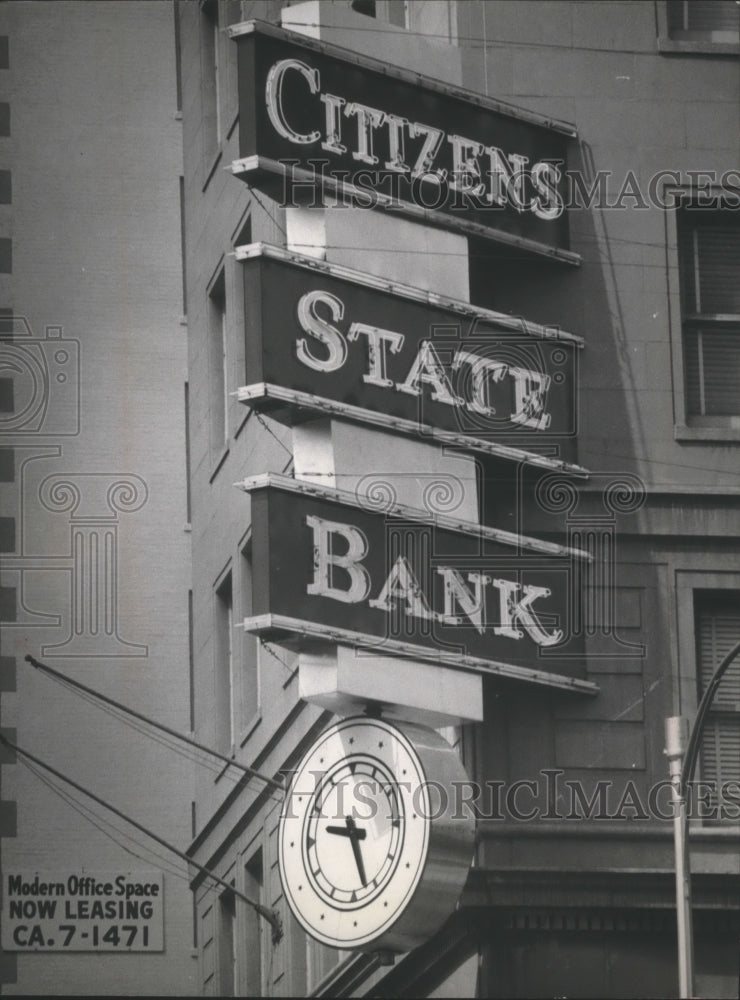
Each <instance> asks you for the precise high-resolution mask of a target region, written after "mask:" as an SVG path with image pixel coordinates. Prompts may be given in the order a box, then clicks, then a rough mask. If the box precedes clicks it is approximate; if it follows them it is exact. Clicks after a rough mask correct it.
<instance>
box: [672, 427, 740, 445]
mask: <svg viewBox="0 0 740 1000" xmlns="http://www.w3.org/2000/svg"><path fill="white" fill-rule="evenodd" d="M674 437H675V439H676V441H706V442H712V441H716V442H722V441H731V442H732V441H738V442H740V424H739V425H738V426H737V427H687V426H685V425H681V424H677V425H676V426H675V427H674Z"/></svg>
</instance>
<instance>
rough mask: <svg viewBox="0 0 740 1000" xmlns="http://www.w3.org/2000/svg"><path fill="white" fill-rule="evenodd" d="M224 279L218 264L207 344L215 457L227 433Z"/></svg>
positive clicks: (212, 440) (217, 455)
mask: <svg viewBox="0 0 740 1000" xmlns="http://www.w3.org/2000/svg"><path fill="white" fill-rule="evenodd" d="M226 334H227V327H226V280H225V275H224V269H223V268H221V270H220V271H219V273H218V275H217V276H216V278H215V280H214V281H213V283H212V285H211V289H210V291H209V293H208V346H209V381H210V389H211V391H210V406H211V445H212V448H213V452H214V455H215V457H217V458H218V457H219V456H220V453H221V452H222V451H223V448H224V445H225V444H226V440H227V437H228V427H229V423H228V413H229V410H228V403H229V397H228V394H227V388H226V387H227V384H228V383H227V376H228V366H227V351H226Z"/></svg>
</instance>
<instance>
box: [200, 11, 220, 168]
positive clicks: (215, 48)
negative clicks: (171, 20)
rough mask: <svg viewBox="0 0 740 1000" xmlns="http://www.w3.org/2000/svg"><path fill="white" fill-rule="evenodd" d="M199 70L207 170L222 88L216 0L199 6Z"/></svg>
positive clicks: (214, 147) (216, 132) (216, 139)
mask: <svg viewBox="0 0 740 1000" xmlns="http://www.w3.org/2000/svg"><path fill="white" fill-rule="evenodd" d="M200 11H201V22H200V69H201V80H202V85H201V88H200V91H201V100H202V101H203V106H202V111H203V137H204V138H203V142H204V147H203V154H204V157H205V161H206V169H208V168H209V166H210V162H209V161H210V160H212V158H213V156H214V155H215V153H216V151H217V149H218V146H219V144H220V142H221V91H220V85H221V84H220V77H219V56H220V49H221V34H220V25H219V9H218V0H202V2H201V5H200Z"/></svg>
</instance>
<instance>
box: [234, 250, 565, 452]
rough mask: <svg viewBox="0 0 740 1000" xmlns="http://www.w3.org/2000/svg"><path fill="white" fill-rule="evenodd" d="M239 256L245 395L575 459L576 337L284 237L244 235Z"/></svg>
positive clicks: (289, 410)
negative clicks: (316, 256)
mask: <svg viewBox="0 0 740 1000" xmlns="http://www.w3.org/2000/svg"><path fill="white" fill-rule="evenodd" d="M237 258H239V259H241V260H242V266H243V268H244V289H245V303H244V307H245V324H246V325H245V328H246V343H245V351H246V368H247V379H248V383H249V384H248V385H246V386H243V387H242V388H240V390H239V393H238V395H239V399H241V400H242V402H244V403H247V404H248V405H250V406H253V407H256V408H260V409H263V410H265V409H272V410H273V412H274V414H275V416H277V417H278V418H280V417H291V415H293V416H294V415H295V411H296V410H312V411H314V413H317V414H322V413H323V414H324V415H337V416H341V417H343V418H345V419H351V420H356V421H358V422H361V423H367V424H373V425H375V426H378V427H381V428H383V429H385V430H391V431H397V432H402V433H409V434H414V435H417V436H420V437H425V438H427V439H431V440H436V441H438V442H440V443H442V444H449V445H455V446H458V447H463V448H467V449H469V450H477V451H482V452H487V453H489V454H492V455H499V456H500V457H505V458H512V459H515V460H516V459H518V460H520V461H524V462H533V463H534V464H540V465H543V466H545V467H556V466H559V467H561V468H562V466H563V463H566V464H569V465H572V464H573V463H574V462H575V459H576V433H577V411H576V400H577V394H576V381H577V361H578V354H579V349H580V346H581V344H580V341H579V340H578V338H576V337H574V336H572V335H569V334H567V333H563V332H562V331H558V330H554V329H546V328H543V327H540V326H537V325H536V324H528V323H526V322H525V321H522V320H516V319H513V318H511V317H507V316H504V315H501V314H497V313H493V312H490V311H488V310H484V309H476V308H474V307H472V306H468V305H466V304H465V303H461V302H457V303H456V302H453V301H451V300H449V299H448V300H443V299H441V298H440V297H438V296H433V295H429V294H427V293H425V292H422V291H421V290H418V289H414V288H410V287H407V286H406V287H404V286H398V285H391V284H390V283H389V282H387V281H382V280H380V279H377V278H372V277H370V276H368V275H363V274H362V273H360V272H358V271H354V270H350V269H349V268H343V267H337V266H334V265H331V264H322V263H320V262H317V261H315V260H313V259H311V258H305V257H300V256H298V255H296V254H292V253H287V252H286V251H283V250H280V249H278V248H277V247H270V246H265V245H262V244H255V245H252V246H247V247H239V248H237ZM443 303H444V304H443ZM555 456H556V457H557V460H556V458H555ZM571 471H579V470H577V469H571ZM580 471H582V470H580Z"/></svg>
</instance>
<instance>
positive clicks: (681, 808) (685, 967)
mask: <svg viewBox="0 0 740 1000" xmlns="http://www.w3.org/2000/svg"><path fill="white" fill-rule="evenodd" d="M688 738H689V720H688V719H686V718H684V717H683V716H681V715H673V716H671V717H670V718H669V719H666V720H665V752H666V756H667V757H668V767H669V770H670V775H671V790H672V792H673V847H674V852H675V856H676V922H677V930H678V987H679V996H680V997H681V1000H687V998H688V997H692V996H693V995H694V931H693V923H692V919H691V868H690V865H689V845H688V836H687V832H688V831H687V824H686V788H685V786H684V784H683V782H682V781H681V771H682V766H683V760H684V756H685V754H686V748H687V746H688V742H689V739H688Z"/></svg>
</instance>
